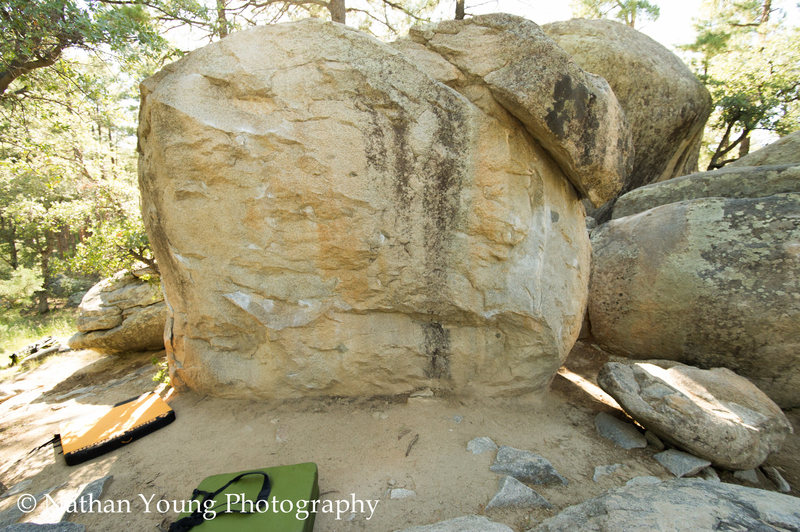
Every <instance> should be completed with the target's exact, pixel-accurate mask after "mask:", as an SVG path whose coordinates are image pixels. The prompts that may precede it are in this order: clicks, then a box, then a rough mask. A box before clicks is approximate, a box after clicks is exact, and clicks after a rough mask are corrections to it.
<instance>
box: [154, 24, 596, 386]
mask: <svg viewBox="0 0 800 532" xmlns="http://www.w3.org/2000/svg"><path fill="white" fill-rule="evenodd" d="M431 60H432V63H430V64H427V65H422V66H421V67H420V66H417V64H416V62H412V61H410V60H409V59H408V58H407V57H406V56H404V55H403V54H401V53H400V52H398V51H397V50H396V49H394V48H392V47H390V46H388V45H385V44H383V43H380V42H379V41H377V40H375V39H373V38H371V37H368V36H366V35H364V34H361V33H359V32H357V31H354V30H351V29H348V28H346V27H344V26H341V25H338V24H331V23H323V22H319V21H315V20H307V21H303V22H298V23H290V24H283V25H272V26H265V27H260V28H254V29H252V30H248V31H244V32H240V33H236V34H232V35H230V36H228V37H226V38H225V39H224V40H223V41H221V42H218V43H214V44H211V45H209V46H207V47H205V48H202V49H200V50H197V51H195V52H193V53H191V54H189V55H187V56H186V57H185V58H183V59H182V60H180V61H178V62H177V63H174V64H172V65H170V66H168V67H166V68H165V69H164V70H163V71H161V72H160V73H158V74H157V75H155V76H154V77H152V78H150V79H148V80H146V81H145V82H144V83H143V84H142V86H141V90H142V103H141V111H140V125H139V146H140V148H139V149H140V159H139V183H140V189H141V193H142V211H143V218H144V222H145V226H146V228H147V231H148V234H149V236H150V241H151V243H152V246H153V248H154V252H155V255H156V257H157V259H158V262H159V266H160V269H161V272H162V276H163V280H164V287H165V293H166V297H167V302H168V308H169V319H168V324H167V332H166V338H167V352H168V360H169V361H170V371H171V376H172V382H173V384H175V385H176V387H178V388H179V389H180V388H185V387H190V388H193V389H196V390H200V391H202V392H204V393H209V394H213V395H217V396H230V397H235V396H239V397H253V396H257V397H264V398H287V397H299V396H323V395H327V396H368V395H391V394H403V393H409V392H411V391H413V390H415V389H419V388H424V387H430V388H432V389H434V390H441V391H445V392H453V393H460V394H467V393H472V392H479V393H492V394H513V393H521V392H528V391H532V390H538V389H542V388H544V387H545V386H546V384H547V383H548V382H549V380H550V378H551V377H552V376H553V375H554V373H555V371H556V370H557V368H558V367H559V365H560V364H561V362H562V361H563V359H564V358H565V357H566V355H567V353H568V352H569V350H570V348H571V347H572V345H573V343H574V341H575V339H576V338H577V335H578V332H579V329H580V325H581V319H582V311H583V308H584V307H585V304H586V291H587V285H588V264H589V253H590V251H589V242H588V237H587V235H586V230H585V228H584V221H583V217H584V210H583V207H582V206H581V203H580V200H579V197H578V195H577V193H576V192H575V190H574V189H573V187H572V186H571V185H570V183H569V181H568V180H567V177H566V175H565V173H564V172H563V171H562V170H561V168H560V167H559V166H558V165H557V164H556V163H555V162H553V160H552V159H551V158H550V156H548V154H547V152H546V151H545V150H544V149H543V148H542V147H541V146H540V145H539V143H538V142H537V141H536V140H534V139H533V138H532V137H531V135H530V134H529V132H528V131H526V130H525V129H524V128H522V127H520V126H519V125H518V124H519V123H518V121H517V119H515V118H514V117H513V116H512V115H510V114H509V113H508V112H507V111H506V110H505V109H504V108H502V107H500V106H499V105H497V104H496V103H487V104H486V105H485V106H484V107H481V106H479V105H477V104H475V103H473V102H472V101H471V99H472V98H476V99H480V98H482V97H483V96H484V95H486V94H489V93H488V91H489V89H488V88H486V87H477V86H473V88H475V92H474V93H468V94H462V93H460V92H459V91H457V90H454V89H453V88H450V87H448V86H447V85H445V84H443V83H441V82H439V81H437V80H435V79H434V78H433V77H431V76H430V75H429V74H428V73H426V71H423V70H422V69H421V68H428V69H430V68H435V67H437V66H438V67H441V68H444V69H445V70H446V69H447V64H446V62H445V61H444V60H443V59H441V57H438V56H432V57H431ZM465 92H468V91H465Z"/></svg>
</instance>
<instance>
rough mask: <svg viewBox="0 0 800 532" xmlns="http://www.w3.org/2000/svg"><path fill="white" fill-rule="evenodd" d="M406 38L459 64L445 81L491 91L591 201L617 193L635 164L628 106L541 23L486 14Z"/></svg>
mask: <svg viewBox="0 0 800 532" xmlns="http://www.w3.org/2000/svg"><path fill="white" fill-rule="evenodd" d="M409 38H410V39H411V40H412V41H413V42H415V43H417V44H420V45H422V46H424V47H425V48H427V49H428V50H429V51H431V52H434V53H436V54H437V55H439V56H441V57H442V58H443V59H445V60H446V61H447V62H448V63H450V64H451V65H452V66H454V67H455V68H456V71H457V72H458V76H457V77H456V79H444V80H440V81H443V82H445V83H448V84H449V85H450V86H452V87H454V88H456V89H461V88H466V87H469V86H471V85H474V84H475V82H476V81H477V82H479V84H480V85H482V86H485V87H486V88H488V90H489V92H490V93H491V97H493V98H494V99H495V100H497V101H498V102H500V104H501V105H502V106H503V107H505V108H506V109H507V110H508V111H509V112H510V113H511V114H512V115H514V116H515V117H516V118H517V119H518V120H519V121H520V122H522V124H524V126H525V128H526V129H527V130H528V132H529V133H530V134H531V135H532V136H533V138H535V139H536V140H537V141H538V142H539V143H540V144H541V145H542V147H544V149H545V150H547V152H548V153H549V154H550V156H551V157H553V159H555V160H556V161H557V162H558V164H559V165H560V166H561V168H562V169H563V171H564V173H565V174H566V175H567V177H568V178H569V179H570V181H571V182H572V184H573V185H574V186H575V188H576V189H577V190H578V191H579V192H580V193H581V194H582V195H584V196H586V197H587V198H588V199H589V201H591V203H592V204H594V206H596V207H597V206H600V205H602V204H604V203H605V202H607V201H608V200H610V199H612V198H614V197H616V195H617V193H618V192H619V190H620V187H621V186H622V184H623V182H624V180H625V178H626V176H628V175H629V173H630V171H631V168H632V164H633V146H632V143H631V132H630V129H629V126H628V124H627V122H626V120H625V116H624V112H623V108H622V107H621V106H620V104H619V102H617V98H616V97H615V96H614V94H613V93H612V91H611V88H610V87H609V84H608V82H606V80H604V79H602V78H601V77H599V76H596V75H594V74H591V73H589V72H585V71H583V70H581V68H579V67H578V65H576V64H575V62H573V61H572V58H571V57H570V55H569V54H568V53H566V52H564V50H562V49H561V48H560V47H559V46H558V45H557V44H556V43H555V42H554V41H553V40H551V39H550V38H548V37H547V36H546V35H545V34H544V32H543V31H542V29H541V28H540V27H539V26H537V25H536V24H534V23H533V22H531V21H529V20H526V19H524V18H520V17H515V16H513V15H505V14H492V15H481V16H476V17H471V18H469V19H466V20H448V21H444V22H440V23H438V24H433V25H427V26H420V27H416V28H412V29H411V31H410V32H409ZM465 92H467V93H468V96H469V95H470V93H471V96H472V97H471V99H473V100H474V101H477V102H480V101H481V100H485V99H486V97H485V95H484V96H481V97H478V96H477V95H476V94H475V93H474V92H473V91H470V90H466V91H465ZM479 105H480V103H479Z"/></svg>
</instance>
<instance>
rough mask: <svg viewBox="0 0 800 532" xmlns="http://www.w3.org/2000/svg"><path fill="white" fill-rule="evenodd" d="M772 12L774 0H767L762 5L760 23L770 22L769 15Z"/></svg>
mask: <svg viewBox="0 0 800 532" xmlns="http://www.w3.org/2000/svg"><path fill="white" fill-rule="evenodd" d="M770 13H772V0H766V1H765V2H764V5H763V6H761V22H760V24H764V23H766V22H769V15H770Z"/></svg>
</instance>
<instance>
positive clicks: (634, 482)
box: [625, 475, 661, 486]
mask: <svg viewBox="0 0 800 532" xmlns="http://www.w3.org/2000/svg"><path fill="white" fill-rule="evenodd" d="M660 483H661V479H660V478H658V477H654V476H652V475H642V476H641V477H633V478H632V479H630V480H629V481H628V482H626V483H625V485H626V486H646V485H648V484H660Z"/></svg>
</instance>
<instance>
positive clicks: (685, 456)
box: [653, 449, 711, 478]
mask: <svg viewBox="0 0 800 532" xmlns="http://www.w3.org/2000/svg"><path fill="white" fill-rule="evenodd" d="M653 458H655V459H656V461H657V462H658V463H659V464H661V465H663V466H664V467H666V468H667V470H668V471H669V472H670V473H672V474H673V475H675V476H676V477H678V478H680V477H691V476H692V475H696V474H698V473H699V472H700V471H702V470H703V469H705V468H707V467H708V466H710V465H711V462H709V461H708V460H703V459H702V458H698V457H696V456H694V455H692V454H689V453H685V452H683V451H678V450H676V449H668V450H666V451H664V452H661V453H657V454H654V455H653Z"/></svg>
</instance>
